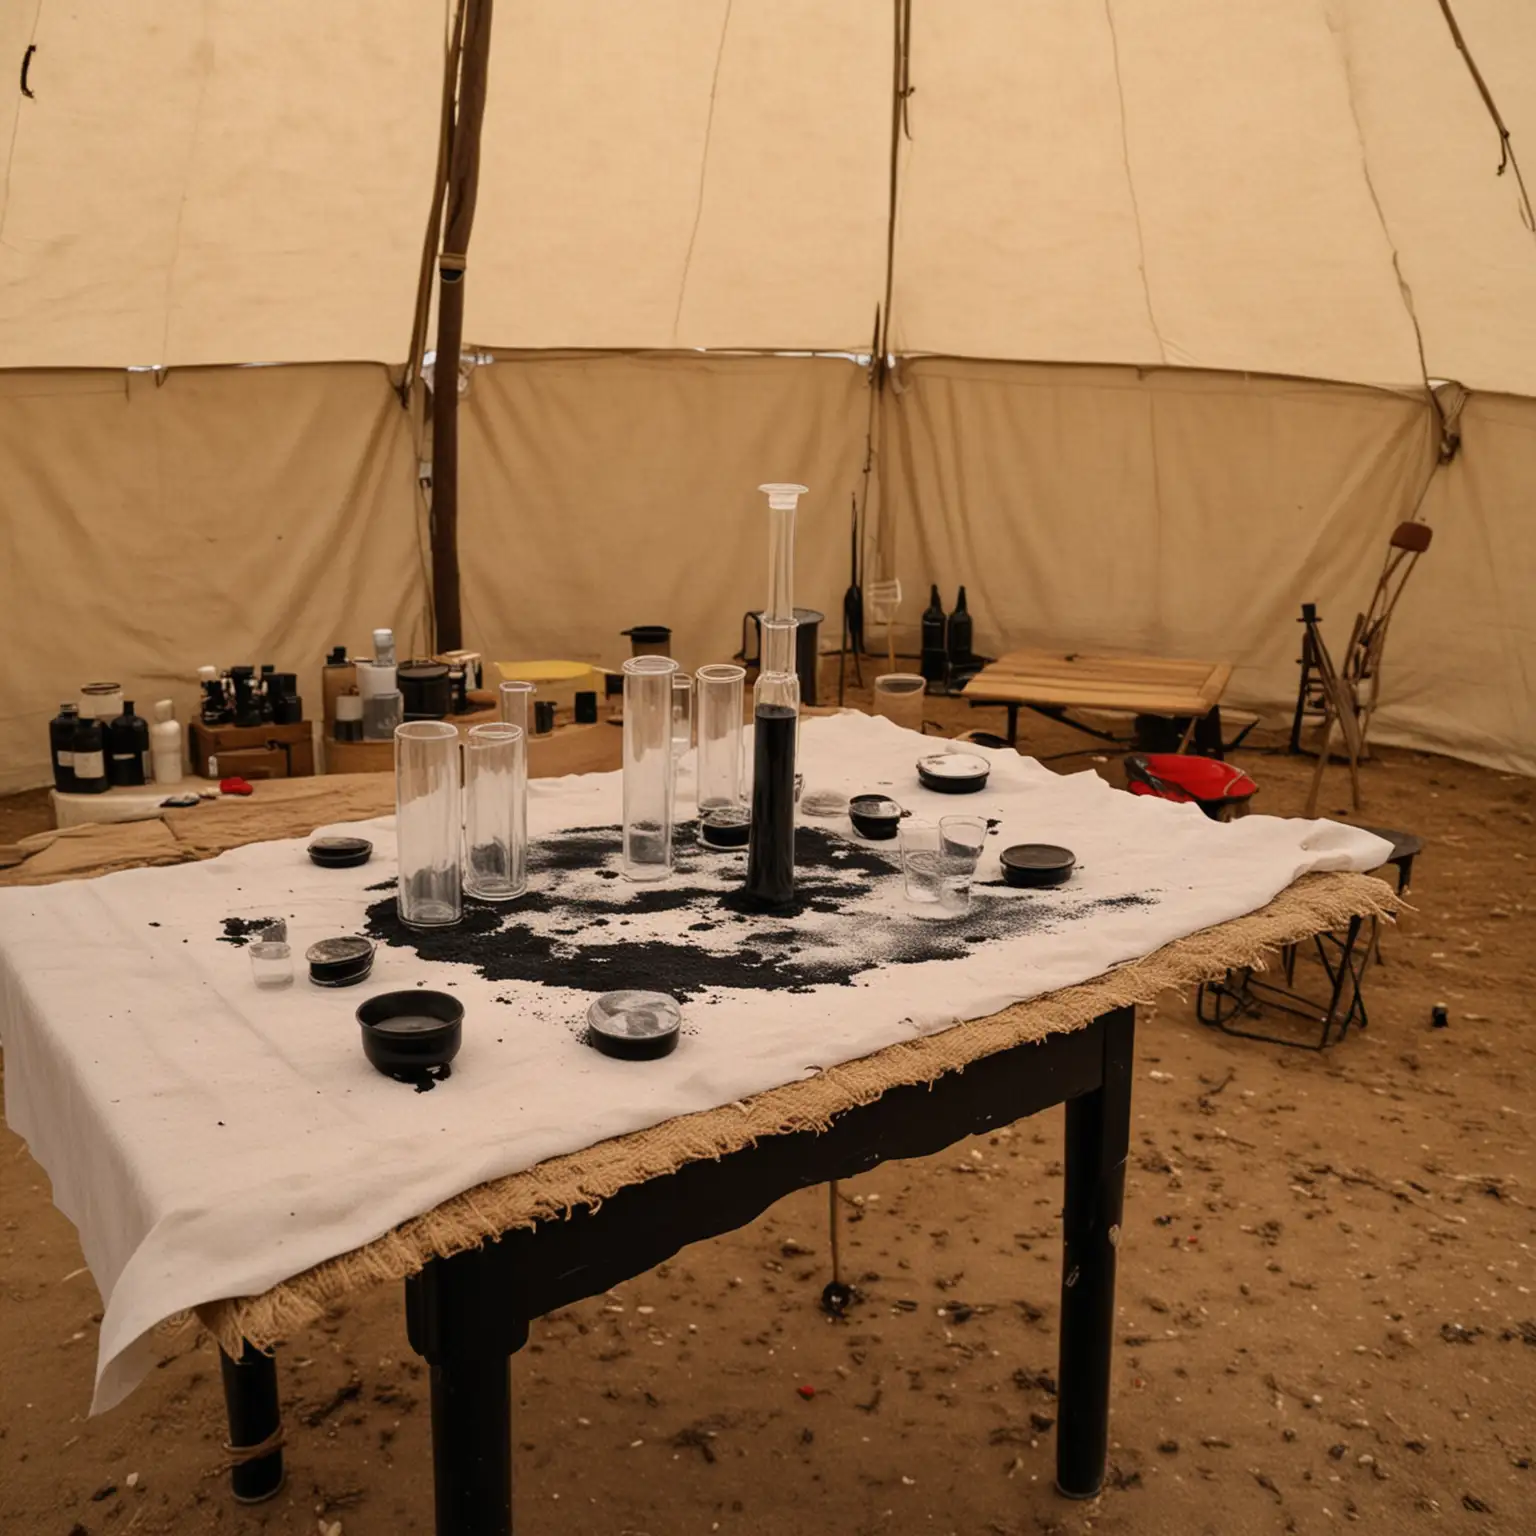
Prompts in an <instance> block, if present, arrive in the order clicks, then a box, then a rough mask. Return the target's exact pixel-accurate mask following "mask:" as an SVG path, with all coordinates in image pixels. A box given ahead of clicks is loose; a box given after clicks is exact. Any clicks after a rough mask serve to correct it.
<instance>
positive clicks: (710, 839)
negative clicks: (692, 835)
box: [699, 805, 752, 848]
mask: <svg viewBox="0 0 1536 1536" xmlns="http://www.w3.org/2000/svg"><path fill="white" fill-rule="evenodd" d="M699 840H700V841H701V842H702V843H703V844H704V846H705V847H706V848H745V847H746V846H747V844H748V843H749V842H750V841H751V840H752V813H751V811H749V810H747V808H746V807H745V806H738V805H724V806H719V807H717V808H716V809H714V810H708V811H705V812H704V814H703V815H702V816H701V817H700V818H699Z"/></svg>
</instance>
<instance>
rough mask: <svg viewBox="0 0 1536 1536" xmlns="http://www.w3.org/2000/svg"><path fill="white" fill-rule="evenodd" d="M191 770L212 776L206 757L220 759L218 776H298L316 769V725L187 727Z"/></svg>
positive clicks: (198, 722) (198, 724) (197, 723)
mask: <svg viewBox="0 0 1536 1536" xmlns="http://www.w3.org/2000/svg"><path fill="white" fill-rule="evenodd" d="M187 742H188V745H189V747H190V750H191V754H192V772H193V773H194V774H197V775H199V776H201V777H202V778H205V779H206V778H212V777H214V775H213V774H211V773H210V772H209V770H208V759H209V758H210V757H216V758H218V760H219V772H218V777H219V778H222V779H227V778H229V777H230V776H231V775H232V774H238V775H239V776H240V777H241V778H244V779H301V778H305V777H307V776H308V775H309V774H312V773H313V772H314V771H315V728H314V726H313V724H312V723H311V722H310V721H308V720H301V721H300V722H299V723H298V724H297V725H204V724H203V722H202V721H201V720H194V721H192V723H191V724H190V725H189V726H188V727H187Z"/></svg>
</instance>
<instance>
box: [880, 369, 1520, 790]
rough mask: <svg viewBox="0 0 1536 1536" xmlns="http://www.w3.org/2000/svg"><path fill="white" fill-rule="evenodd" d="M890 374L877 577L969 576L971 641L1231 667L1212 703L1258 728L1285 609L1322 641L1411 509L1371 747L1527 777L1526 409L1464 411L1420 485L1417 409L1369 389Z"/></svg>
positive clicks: (1433, 439) (1286, 699) (1292, 651)
mask: <svg viewBox="0 0 1536 1536" xmlns="http://www.w3.org/2000/svg"><path fill="white" fill-rule="evenodd" d="M902 382H903V386H904V388H903V392H902V393H901V394H900V395H899V396H898V397H897V398H896V403H895V405H894V407H893V409H892V411H891V413H890V418H889V419H890V422H891V427H892V444H891V450H890V451H891V453H892V454H893V455H894V457H895V461H896V462H895V465H894V466H893V469H892V472H891V474H890V475H889V476H888V482H889V487H890V490H889V494H890V496H891V497H892V499H893V500H894V502H895V507H894V515H895V517H896V519H897V525H898V549H899V551H900V559H899V565H898V569H899V571H900V573H901V575H902V577H903V581H904V584H905V585H906V587H907V590H908V591H914V592H915V591H919V590H924V591H925V590H926V583H927V582H929V581H931V580H938V581H939V582H940V583H941V584H942V585H943V586H944V587H945V589H946V591H947V592H949V593H950V594H951V597H952V595H953V591H954V588H955V587H956V586H957V585H958V584H959V583H960V582H962V581H963V582H965V583H966V584H967V588H968V596H969V599H970V606H971V609H972V611H973V613H974V614H975V616H976V622H977V645H978V648H981V649H985V648H987V647H988V646H996V645H998V644H1003V643H1011V644H1013V645H1041V646H1047V647H1051V648H1061V649H1066V650H1070V649H1079V650H1090V649H1104V650H1111V651H1127V652H1142V653H1146V654H1151V655H1171V656H1191V657H1202V658H1207V659H1209V660H1212V661H1233V662H1236V663H1237V667H1236V670H1235V672H1234V674H1233V679H1232V684H1231V689H1230V693H1229V698H1230V699H1231V700H1232V701H1233V702H1236V703H1246V704H1250V705H1253V706H1254V707H1257V708H1260V709H1261V710H1263V711H1265V712H1267V713H1269V714H1272V715H1275V716H1276V717H1277V718H1278V717H1279V716H1280V715H1283V714H1285V713H1287V712H1288V710H1289V707H1290V706H1291V705H1292V704H1293V703H1294V700H1295V696H1296V677H1297V672H1296V656H1297V652H1298V646H1299V635H1300V631H1299V629H1298V627H1297V625H1296V624H1295V622H1294V620H1295V619H1296V617H1297V609H1298V605H1299V603H1300V602H1301V601H1302V600H1304V599H1305V600H1308V601H1314V602H1316V603H1317V604H1318V608H1319V611H1320V612H1321V614H1322V615H1323V619H1324V621H1325V622H1324V635H1325V638H1327V639H1328V640H1329V641H1330V643H1331V644H1332V645H1333V646H1334V647H1335V648H1337V649H1340V650H1341V649H1342V647H1343V645H1344V643H1345V642H1346V640H1347V639H1348V636H1349V629H1350V625H1351V623H1352V621H1353V619H1354V616H1355V614H1356V613H1357V612H1358V611H1359V609H1360V608H1362V607H1364V606H1365V604H1366V603H1367V602H1368V601H1369V599H1370V595H1371V591H1372V588H1373V586H1374V584H1375V580H1376V576H1377V574H1378V572H1379V569H1380V565H1381V561H1382V558H1383V556H1384V555H1385V553H1386V541H1387V535H1388V534H1389V533H1390V532H1391V530H1392V528H1393V526H1394V525H1395V524H1396V523H1397V522H1399V521H1400V520H1401V519H1403V518H1405V517H1408V516H1409V515H1410V514H1411V513H1412V511H1413V509H1414V507H1415V505H1416V504H1417V503H1418V502H1419V500H1420V498H1421V497H1423V505H1422V509H1421V515H1422V517H1423V518H1424V520H1425V521H1427V522H1428V523H1429V524H1430V525H1431V526H1432V527H1433V528H1434V530H1435V539H1434V543H1433V545H1432V546H1431V548H1430V551H1429V553H1428V554H1427V555H1425V556H1424V558H1423V560H1422V562H1421V564H1420V566H1419V569H1418V570H1417V571H1416V572H1415V574H1414V576H1413V578H1412V584H1411V585H1410V586H1409V587H1408V589H1407V592H1406V595H1405V596H1404V598H1403V601H1402V604H1401V606H1400V608H1399V610H1398V613H1397V615H1396V616H1395V618H1394V620H1393V629H1392V632H1391V638H1390V641H1389V643H1388V647H1387V656H1386V665H1385V668H1384V672H1383V677H1384V695H1383V696H1384V699H1385V704H1384V707H1383V708H1382V710H1381V712H1380V714H1379V715H1378V716H1377V722H1376V725H1375V727H1374V735H1375V737H1376V739H1377V740H1381V741H1393V740H1396V741H1399V742H1404V743H1407V744H1413V745H1419V746H1429V747H1434V748H1436V749H1438V750H1442V751H1447V752H1450V753H1453V754H1455V755H1457V756H1461V757H1471V758H1476V759H1478V760H1480V761H1483V762H1488V763H1493V764H1496V765H1499V766H1504V767H1518V768H1522V769H1524V770H1525V771H1527V772H1531V771H1536V687H1533V682H1536V617H1533V610H1532V606H1531V603H1530V594H1531V593H1532V592H1533V591H1536V518H1533V517H1532V516H1531V514H1530V510H1529V506H1530V487H1531V486H1532V485H1533V484H1536V402H1533V401H1527V400H1513V399H1509V398H1503V397H1496V396H1488V397H1483V396H1474V398H1473V400H1472V402H1471V404H1470V405H1469V406H1468V407H1467V410H1466V412H1465V414H1464V415H1463V417H1462V430H1463V435H1464V439H1463V447H1462V450H1461V453H1460V455H1459V456H1458V457H1457V459H1456V460H1455V462H1454V463H1453V464H1451V465H1450V466H1449V467H1447V468H1443V469H1439V470H1437V471H1436V472H1435V474H1434V476H1433V478H1432V479H1431V478H1430V471H1431V468H1432V466H1433V465H1434V462H1435V449H1436V446H1437V444H1438V441H1439V437H1438V431H1437V429H1435V428H1434V426H1433V424H1432V420H1431V416H1430V412H1429V408H1428V407H1427V405H1425V403H1424V402H1423V401H1422V400H1414V399H1412V398H1410V397H1397V396H1393V395H1390V394H1386V393H1384V392H1381V391H1373V390H1365V389H1355V388H1349V387H1346V386H1342V385H1318V384H1303V383H1297V382H1292V381H1285V380H1276V379H1249V380H1243V379H1239V378H1234V377H1232V376H1230V375H1219V374H1191V373H1178V372H1170V371H1158V372H1155V373H1152V374H1148V375H1145V376H1142V375H1138V374H1137V373H1136V372H1135V371H1134V370H1130V369H1123V368H1119V369H1117V368H1072V369H1063V368H1047V367H1031V366H1028V365H1021V364H984V363H961V362H953V361H943V360H938V359H932V360H929V361H926V362H921V363H916V364H912V365H910V366H908V367H907V368H905V369H904V370H903V373H902ZM1426 485H1427V486H1428V492H1427V494H1426ZM918 606H919V605H918V604H917V603H912V604H909V605H908V608H909V617H910V618H911V620H912V621H913V622H915V620H916V614H917V609H918ZM915 638H916V635H915V630H914V631H910V632H908V633H907V634H906V635H905V639H906V641H907V642H908V645H909V646H910V644H911V643H912V642H913V641H915Z"/></svg>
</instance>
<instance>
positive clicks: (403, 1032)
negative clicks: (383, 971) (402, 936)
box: [357, 987, 464, 1081]
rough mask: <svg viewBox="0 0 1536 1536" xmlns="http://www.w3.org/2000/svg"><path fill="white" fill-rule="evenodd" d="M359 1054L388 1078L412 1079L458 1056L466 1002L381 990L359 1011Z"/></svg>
mask: <svg viewBox="0 0 1536 1536" xmlns="http://www.w3.org/2000/svg"><path fill="white" fill-rule="evenodd" d="M357 1022H358V1023H359V1024H360V1025H361V1026H362V1030H363V1054H364V1055H365V1056H366V1057H367V1058H368V1060H369V1061H371V1062H372V1063H373V1064H374V1066H375V1067H377V1068H378V1069H379V1071H380V1072H382V1073H383V1074H384V1075H385V1076H386V1077H395V1078H402V1079H404V1080H406V1081H412V1080H414V1079H416V1078H419V1077H420V1076H421V1074H422V1073H423V1072H425V1071H426V1070H427V1069H428V1068H429V1067H444V1066H447V1065H448V1063H449V1062H450V1061H452V1060H453V1058H454V1057H455V1056H457V1055H458V1054H459V1045H460V1043H461V1042H462V1040H463V1035H464V1005H463V1003H461V1002H460V1001H459V1000H458V998H456V997H449V995H448V994H447V993H446V992H428V991H426V990H425V989H424V988H421V987H412V988H411V989H410V990H408V991H404V992H381V993H380V994H379V995H378V996H377V997H370V998H369V999H368V1001H367V1002H366V1003H363V1004H362V1005H361V1006H360V1007H359V1008H358V1010H357Z"/></svg>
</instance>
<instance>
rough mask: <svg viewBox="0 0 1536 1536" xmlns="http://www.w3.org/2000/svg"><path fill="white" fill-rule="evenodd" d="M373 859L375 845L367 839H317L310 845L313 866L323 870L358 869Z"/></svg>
mask: <svg viewBox="0 0 1536 1536" xmlns="http://www.w3.org/2000/svg"><path fill="white" fill-rule="evenodd" d="M372 857H373V844H372V843H370V842H369V841H368V839H367V838H366V837H317V838H316V839H315V840H314V842H312V843H311V844H310V845H309V858H310V862H311V863H312V864H318V865H319V866H320V867H321V869H356V868H357V866H358V865H359V864H366V863H367V862H368V860H369V859H371V858H372Z"/></svg>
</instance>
